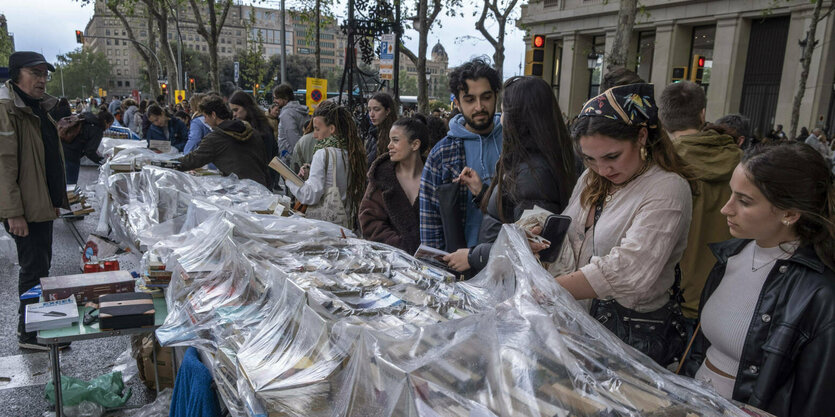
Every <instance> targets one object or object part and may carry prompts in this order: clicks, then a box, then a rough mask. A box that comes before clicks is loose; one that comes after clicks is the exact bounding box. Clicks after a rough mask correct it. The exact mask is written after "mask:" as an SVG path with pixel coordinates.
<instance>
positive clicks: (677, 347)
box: [591, 294, 687, 366]
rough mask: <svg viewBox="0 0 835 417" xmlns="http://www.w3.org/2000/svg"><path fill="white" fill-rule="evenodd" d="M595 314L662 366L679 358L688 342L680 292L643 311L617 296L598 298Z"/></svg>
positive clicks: (628, 342) (616, 332)
mask: <svg viewBox="0 0 835 417" xmlns="http://www.w3.org/2000/svg"><path fill="white" fill-rule="evenodd" d="M591 315H592V317H594V318H595V319H597V321H599V322H600V323H601V324H602V325H603V326H604V327H606V328H607V329H609V330H610V331H611V332H612V333H614V334H615V336H617V337H618V338H619V339H620V340H623V341H624V342H625V343H626V344H628V345H629V346H632V347H634V348H635V349H638V350H639V351H641V352H643V353H644V354H646V355H647V356H649V357H650V358H652V360H654V361H655V362H657V363H658V364H659V365H661V366H667V365H669V364H670V363H673V362H677V361H678V360H679V355H680V354H681V352H683V351H684V346H685V344H686V343H687V333H686V332H685V329H684V323H683V322H684V321H683V317H682V315H681V305H680V304H679V300H678V296H677V295H676V294H674V295H673V296H672V297H670V301H668V302H667V304H665V305H664V306H663V307H661V308H659V309H658V310H655V311H651V312H648V313H639V312H637V311H635V310H632V309H628V308H626V307H624V306H622V305H620V304H619V303H618V302H617V301H615V300H599V299H595V300H594V301H593V302H592V306H591Z"/></svg>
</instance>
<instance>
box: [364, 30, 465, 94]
mask: <svg viewBox="0 0 835 417" xmlns="http://www.w3.org/2000/svg"><path fill="white" fill-rule="evenodd" d="M372 67H373V68H379V67H380V60H379V58H375V59H374V61H373V62H372ZM400 69H401V71H402V70H406V76H408V77H417V76H418V73H417V67H416V66H415V64H414V63H412V60H411V59H409V57H407V56H406V55H405V54H403V53H402V52H401V53H400ZM426 71H427V73H426V74H424V76H425V77H427V80H428V81H429V85H428V87H429V97H431V98H435V99H443V100H447V99H448V98H449V85H448V80H449V78H448V77H447V74H448V72H449V55H447V52H446V49H444V46H443V45H441V41H440V40H438V43H436V44H435V46H433V47H432V52H431V58H429V59H427V60H426ZM401 82H402V81H401Z"/></svg>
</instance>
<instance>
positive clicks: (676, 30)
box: [519, 0, 835, 134]
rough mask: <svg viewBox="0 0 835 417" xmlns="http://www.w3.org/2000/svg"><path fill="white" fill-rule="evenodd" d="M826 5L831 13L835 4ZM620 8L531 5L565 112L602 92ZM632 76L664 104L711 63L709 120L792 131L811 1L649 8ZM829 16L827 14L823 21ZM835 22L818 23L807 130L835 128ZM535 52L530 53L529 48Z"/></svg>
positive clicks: (546, 1)
mask: <svg viewBox="0 0 835 417" xmlns="http://www.w3.org/2000/svg"><path fill="white" fill-rule="evenodd" d="M821 1H824V4H823V10H824V12H825V11H826V9H827V8H828V7H829V5H830V3H831V0H821ZM619 3H620V2H618V1H611V0H610V1H605V0H530V2H529V4H527V5H525V6H522V14H521V18H520V20H519V23H520V25H521V26H523V27H525V28H526V29H527V30H528V33H529V35H530V34H541V35H544V36H545V38H546V45H545V65H544V73H543V78H544V79H545V80H546V81H548V82H550V83H551V85H552V87H553V89H554V93H555V94H556V96H557V98H558V101H559V104H560V108H561V109H562V111H563V113H565V114H566V115H567V116H573V115H576V114H577V113H578V112H579V111H580V108H581V107H582V105H583V103H584V102H585V101H586V100H588V99H589V98H590V97H592V96H594V95H596V94H597V87H598V86H599V84H600V79H601V73H602V72H603V71H604V69H603V67H604V65H605V64H604V62H605V57H606V56H607V55H608V54H609V53H610V51H611V48H612V44H613V41H614V37H615V32H616V27H617V15H618V9H619V6H620V4H619ZM640 4H641V5H642V10H641V11H639V12H638V16H637V19H636V23H635V28H634V32H633V33H632V42H631V44H630V45H629V53H628V57H629V59H628V63H627V68H629V69H632V70H635V71H636V72H637V73H638V74H639V75H640V76H641V77H642V78H643V79H644V80H646V81H647V82H650V83H653V84H655V85H656V96H657V95H659V94H660V92H661V90H663V87H664V86H666V85H667V84H669V83H670V82H671V81H672V79H673V70H674V68H677V67H686V68H687V73H688V74H690V73H691V72H692V71H693V69H694V68H693V65H694V64H693V58H694V56H697V55H698V56H702V57H704V58H705V65H704V67H705V69H704V77H703V79H702V85H703V86H704V88H705V91H706V93H707V113H706V118H707V120H708V121H711V120H715V119H717V118H719V117H721V116H723V115H725V114H729V113H742V114H745V115H746V116H748V117H750V118H751V120H752V124H753V126H754V128H755V131H756V132H757V133H759V134H765V133H768V131H769V130H770V129H771V128H772V127H773V126H774V125H776V124H782V125H784V126H785V127H786V128H787V129H788V125H789V121H790V117H791V109H792V102H793V100H794V97H795V93H796V92H797V89H798V86H799V84H800V73H801V64H800V59H801V56H802V52H803V48H802V47H801V46H800V45H799V42H800V41H802V40H804V39H805V38H806V32H807V31H808V30H809V25H810V23H811V20H812V11H813V9H814V4H812V3H810V2H809V1H808V0H791V1H779V2H774V1H773V0H721V1H719V0H715V1H711V0H706V1H698V0H695V1H694V0H642V1H641V2H640ZM822 16H823V14H822ZM834 28H835V16H833V15H828V16H826V17H824V18H823V19H822V20H820V21H819V22H818V26H817V32H816V35H815V36H816V39H817V40H818V44H817V47H816V48H815V50H814V54H813V56H812V63H811V66H810V71H809V76H808V79H807V83H806V91H805V95H804V98H803V101H802V103H801V108H800V121H799V125H798V126H799V127H800V126H808V127H810V128H811V127H815V126H819V127H830V128H831V127H832V126H833V124H835V95H833V89H835V43H833V42H832V41H833V29H834ZM528 48H530V46H528Z"/></svg>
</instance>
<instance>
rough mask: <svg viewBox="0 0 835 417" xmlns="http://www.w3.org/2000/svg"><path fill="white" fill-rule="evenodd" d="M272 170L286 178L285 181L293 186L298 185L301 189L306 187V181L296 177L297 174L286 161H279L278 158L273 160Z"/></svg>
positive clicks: (271, 162)
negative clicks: (303, 186)
mask: <svg viewBox="0 0 835 417" xmlns="http://www.w3.org/2000/svg"><path fill="white" fill-rule="evenodd" d="M270 168H272V169H274V170H275V171H276V172H278V173H279V174H281V176H282V177H284V180H285V181H290V182H292V183H293V184H296V185H298V186H299V187H301V186H302V185H304V180H302V179H301V178H299V176H298V175H296V173H295V172H293V170H292V169H290V167H289V166H287V164H285V163H284V161H282V160H280V159H278V157H274V158H273V160H272V161H270Z"/></svg>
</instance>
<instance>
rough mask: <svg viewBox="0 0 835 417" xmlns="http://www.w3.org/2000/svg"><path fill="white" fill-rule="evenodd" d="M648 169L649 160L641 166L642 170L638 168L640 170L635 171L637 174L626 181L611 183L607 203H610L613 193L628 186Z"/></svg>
mask: <svg viewBox="0 0 835 417" xmlns="http://www.w3.org/2000/svg"><path fill="white" fill-rule="evenodd" d="M647 169H649V161H647V162H646V163H645V164H644V165H643V166H642V167H641V169H640V170H638V172H636V173H635V175H633V176H631V177H630V178H629V179H628V180H626V181H624V182H622V183H620V184H612V183H609V188H610V189H609V190H608V192H607V193H606V198H604V200H605V202H607V203H608V202H610V201H612V195H613V194H615V193H616V192H617V191H618V190H620V189H621V188H623V187H626V186H627V185H628V184H629V183H630V182H632V181H633V180H635V178H638V177H640V176H641V175H642V174H643V173H644V172H647Z"/></svg>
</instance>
